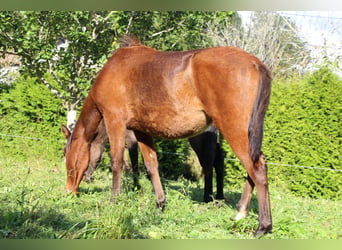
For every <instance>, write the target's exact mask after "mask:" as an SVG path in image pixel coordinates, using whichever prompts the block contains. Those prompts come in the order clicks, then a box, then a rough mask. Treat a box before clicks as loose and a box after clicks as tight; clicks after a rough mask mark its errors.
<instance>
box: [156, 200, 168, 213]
mask: <svg viewBox="0 0 342 250" xmlns="http://www.w3.org/2000/svg"><path fill="white" fill-rule="evenodd" d="M165 205H166V200H162V201H157V208H159V209H160V210H161V211H162V212H163V211H164V208H165Z"/></svg>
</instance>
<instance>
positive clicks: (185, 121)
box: [129, 108, 211, 139]
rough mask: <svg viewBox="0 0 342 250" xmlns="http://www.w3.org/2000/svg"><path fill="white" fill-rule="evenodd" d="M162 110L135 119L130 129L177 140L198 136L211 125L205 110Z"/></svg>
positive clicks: (149, 112)
mask: <svg viewBox="0 0 342 250" xmlns="http://www.w3.org/2000/svg"><path fill="white" fill-rule="evenodd" d="M161 110H162V111H161V112H160V111H154V110H151V109H149V111H148V112H146V113H145V114H144V115H142V116H141V115H140V116H139V117H135V118H133V119H132V121H131V122H130V123H129V128H130V129H133V130H139V131H141V132H144V133H146V134H149V135H151V136H153V137H157V138H162V139H176V138H186V137H190V136H192V135H195V134H198V133H200V132H202V131H203V130H204V129H206V128H207V127H208V126H209V125H210V124H211V119H210V118H209V117H208V116H207V115H206V114H205V112H204V111H203V110H186V111H185V110H182V111H177V112H176V111H175V110H173V109H171V110H170V109H169V110H168V109H167V108H164V109H161Z"/></svg>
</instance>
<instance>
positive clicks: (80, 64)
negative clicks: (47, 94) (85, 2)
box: [0, 11, 120, 127]
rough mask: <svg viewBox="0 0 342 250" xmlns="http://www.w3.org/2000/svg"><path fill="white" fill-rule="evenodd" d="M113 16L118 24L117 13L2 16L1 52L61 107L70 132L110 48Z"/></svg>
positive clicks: (4, 14) (15, 13) (49, 13)
mask: <svg viewBox="0 0 342 250" xmlns="http://www.w3.org/2000/svg"><path fill="white" fill-rule="evenodd" d="M112 16H118V17H117V18H120V15H117V13H115V12H32V11H29V12H26V11H25V12H0V18H1V20H2V21H1V23H0V30H1V32H0V42H1V43H0V47H1V49H2V50H3V51H8V50H9V49H11V50H14V53H15V54H17V55H19V56H20V58H21V73H22V74H24V75H27V76H34V77H36V79H37V81H38V82H40V83H42V84H44V85H45V86H46V87H47V88H48V89H49V90H50V91H51V92H52V93H54V94H55V95H56V96H57V97H58V98H59V99H61V100H62V101H63V105H64V106H65V107H66V108H67V110H68V125H69V127H72V126H73V123H74V121H75V119H76V110H77V108H78V106H79V105H80V102H81V101H82V100H83V98H84V96H85V93H86V92H87V91H88V89H89V86H90V84H89V82H91V81H92V80H93V78H94V76H95V74H96V72H97V70H98V68H99V66H100V65H102V64H103V62H104V60H105V58H106V57H107V54H108V50H109V48H111V42H112V40H113V36H114V35H115V33H114V32H113V31H115V29H112V27H113V26H114V27H115V25H116V22H115V21H116V20H117V19H116V18H113V17H112ZM51 77H52V79H53V80H49V79H51Z"/></svg>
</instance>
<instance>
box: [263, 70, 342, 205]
mask: <svg viewBox="0 0 342 250" xmlns="http://www.w3.org/2000/svg"><path fill="white" fill-rule="evenodd" d="M341 100H342V81H341V79H340V78H338V76H337V75H335V74H333V73H332V71H331V70H330V69H329V68H328V67H322V68H320V69H318V70H317V71H315V72H314V73H313V74H312V75H309V76H307V77H306V78H305V79H304V80H298V81H295V80H292V81H291V82H286V81H285V82H277V81H276V82H274V86H273V91H272V96H271V102H270V106H269V111H268V113H267V116H266V121H265V137H264V141H263V149H264V151H265V154H266V156H267V161H269V162H275V163H283V164H291V165H299V166H309V167H318V168H328V169H341V152H340V149H339V148H340V146H341V134H342V133H341V132H342V131H341ZM269 169H270V173H271V174H270V175H269V177H270V179H271V180H275V179H276V178H277V180H279V179H282V182H284V183H285V184H286V185H287V186H288V188H289V189H290V190H291V191H293V192H295V193H297V194H299V195H304V196H306V195H308V196H310V197H325V198H339V199H341V197H342V196H341V195H342V190H341V188H340V187H341V184H342V183H341V176H340V172H334V171H328V170H318V169H304V168H295V167H284V166H270V167H269Z"/></svg>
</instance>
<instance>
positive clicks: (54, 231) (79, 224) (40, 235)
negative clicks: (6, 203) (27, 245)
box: [0, 208, 87, 239]
mask: <svg viewBox="0 0 342 250" xmlns="http://www.w3.org/2000/svg"><path fill="white" fill-rule="evenodd" d="M86 223H87V221H85V220H84V221H73V220H70V219H68V218H66V216H65V215H63V214H61V213H59V212H58V211H56V210H53V209H47V210H45V209H43V208H39V209H34V211H29V210H28V209H24V210H23V211H18V210H17V211H10V210H9V209H4V208H0V238H11V239H59V238H77V236H78V234H77V231H79V230H81V229H82V228H84V226H85V225H86Z"/></svg>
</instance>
